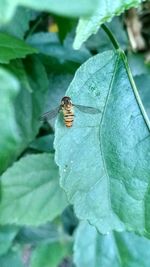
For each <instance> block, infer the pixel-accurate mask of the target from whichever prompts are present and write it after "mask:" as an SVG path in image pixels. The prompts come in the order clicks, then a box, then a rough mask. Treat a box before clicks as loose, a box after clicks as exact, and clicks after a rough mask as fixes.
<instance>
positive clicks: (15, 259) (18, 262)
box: [0, 251, 24, 267]
mask: <svg viewBox="0 0 150 267" xmlns="http://www.w3.org/2000/svg"><path fill="white" fill-rule="evenodd" d="M0 266H1V267H12V266H13V267H24V265H23V263H22V259H21V253H20V252H18V251H17V252H15V251H10V252H8V253H7V254H5V255H3V256H1V257H0Z"/></svg>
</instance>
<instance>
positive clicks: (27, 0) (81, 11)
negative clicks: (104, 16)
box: [0, 0, 98, 23]
mask: <svg viewBox="0 0 150 267" xmlns="http://www.w3.org/2000/svg"><path fill="white" fill-rule="evenodd" d="M97 2H98V0H80V1H76V0H72V1H70V0H63V5H62V1H61V0H57V1H55V0H45V1H43V2H41V1H40V0H32V1H31V0H2V1H1V3H0V10H1V12H0V23H6V22H7V21H9V20H10V19H11V18H12V16H13V15H14V13H15V9H16V7H17V5H19V6H21V5H22V6H26V7H30V8H32V9H36V10H39V11H48V12H53V13H55V14H58V15H64V16H69V17H70V16H71V17H80V16H87V15H90V14H92V13H93V11H94V8H95V6H96V5H97Z"/></svg>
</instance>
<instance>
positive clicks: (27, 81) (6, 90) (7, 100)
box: [0, 57, 48, 173]
mask: <svg viewBox="0 0 150 267" xmlns="http://www.w3.org/2000/svg"><path fill="white" fill-rule="evenodd" d="M7 68H8V69H9V71H10V70H11V72H12V73H13V74H14V75H15V76H16V77H17V78H18V80H19V81H21V84H20V91H19V84H18V83H17V80H16V78H14V76H12V75H10V74H9V73H5V72H4V70H1V90H0V124H1V126H2V127H1V131H0V173H2V172H3V171H4V170H5V169H6V168H7V167H8V166H9V165H10V164H11V163H12V162H13V161H14V160H15V159H16V158H17V157H18V156H19V155H20V153H21V152H22V151H23V150H24V149H25V148H26V147H27V146H28V144H29V142H31V141H32V140H33V139H34V137H35V135H36V134H37V133H38V130H39V126H40V122H39V116H40V115H41V113H42V110H43V106H44V103H45V101H44V100H45V97H46V92H47V89H48V81H47V76H46V73H45V69H44V67H43V65H42V64H41V62H40V60H38V59H37V57H31V58H28V59H27V61H26V62H24V64H22V62H21V61H15V62H11V64H10V65H8V66H7Z"/></svg>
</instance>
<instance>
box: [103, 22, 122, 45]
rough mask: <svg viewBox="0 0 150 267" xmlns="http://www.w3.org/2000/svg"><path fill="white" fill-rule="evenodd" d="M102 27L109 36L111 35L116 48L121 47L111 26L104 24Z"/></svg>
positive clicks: (110, 37)
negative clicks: (110, 28)
mask: <svg viewBox="0 0 150 267" xmlns="http://www.w3.org/2000/svg"><path fill="white" fill-rule="evenodd" d="M101 27H102V29H103V30H104V31H105V33H106V34H107V35H108V37H109V39H110V41H111V42H112V44H113V46H114V48H115V49H116V50H118V49H120V46H119V43H118V41H117V40H116V38H115V37H114V35H113V34H112V32H111V31H110V30H109V28H108V27H107V26H106V25H105V24H102V25H101Z"/></svg>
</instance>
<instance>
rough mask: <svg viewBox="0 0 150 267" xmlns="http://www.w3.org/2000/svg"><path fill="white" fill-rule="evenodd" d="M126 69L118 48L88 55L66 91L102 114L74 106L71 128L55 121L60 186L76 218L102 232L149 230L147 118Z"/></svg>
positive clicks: (148, 134)
mask: <svg viewBox="0 0 150 267" xmlns="http://www.w3.org/2000/svg"><path fill="white" fill-rule="evenodd" d="M127 71H128V68H127V65H126V64H125V61H124V56H123V53H122V52H120V51H118V52H116V53H114V52H111V51H108V52H104V53H103V54H99V55H97V56H95V57H93V58H91V59H89V60H88V61H87V62H86V63H85V64H83V65H82V66H81V68H79V70H78V71H77V72H76V75H75V78H74V80H73V81H72V83H71V85H70V87H69V89H68V90H67V92H66V95H69V96H70V97H71V98H72V100H73V103H75V104H80V105H85V106H93V107H96V108H99V110H100V111H101V113H100V114H95V115H93V114H88V113H82V112H80V111H78V110H77V109H76V110H75V119H74V124H73V127H72V128H69V129H68V128H66V127H65V126H64V123H63V122H62V119H61V118H59V120H58V122H57V124H56V136H55V148H56V162H57V164H58V165H59V168H60V176H61V180H60V183H61V186H62V187H63V188H64V190H65V191H66V193H67V195H68V199H69V201H70V202H71V203H73V204H74V207H75V212H76V214H77V216H78V217H79V218H80V219H87V220H89V221H90V223H91V224H93V225H95V226H96V227H97V228H98V229H99V231H100V232H102V233H106V232H107V231H109V230H111V229H116V230H123V229H125V228H126V229H130V230H136V231H138V232H143V231H148V232H150V223H149V222H150V220H149V210H150V201H149V184H150V164H149V161H150V132H149V128H148V126H149V121H148V118H147V116H146V114H145V111H144V109H143V106H142V105H141V102H140V99H139V96H138V93H137V90H136V88H135V86H134V84H133V82H132V84H131V81H132V77H131V76H130V80H129V75H130V73H129V72H127ZM137 100H138V103H137ZM149 127H150V126H149ZM137 218H138V219H137Z"/></svg>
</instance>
